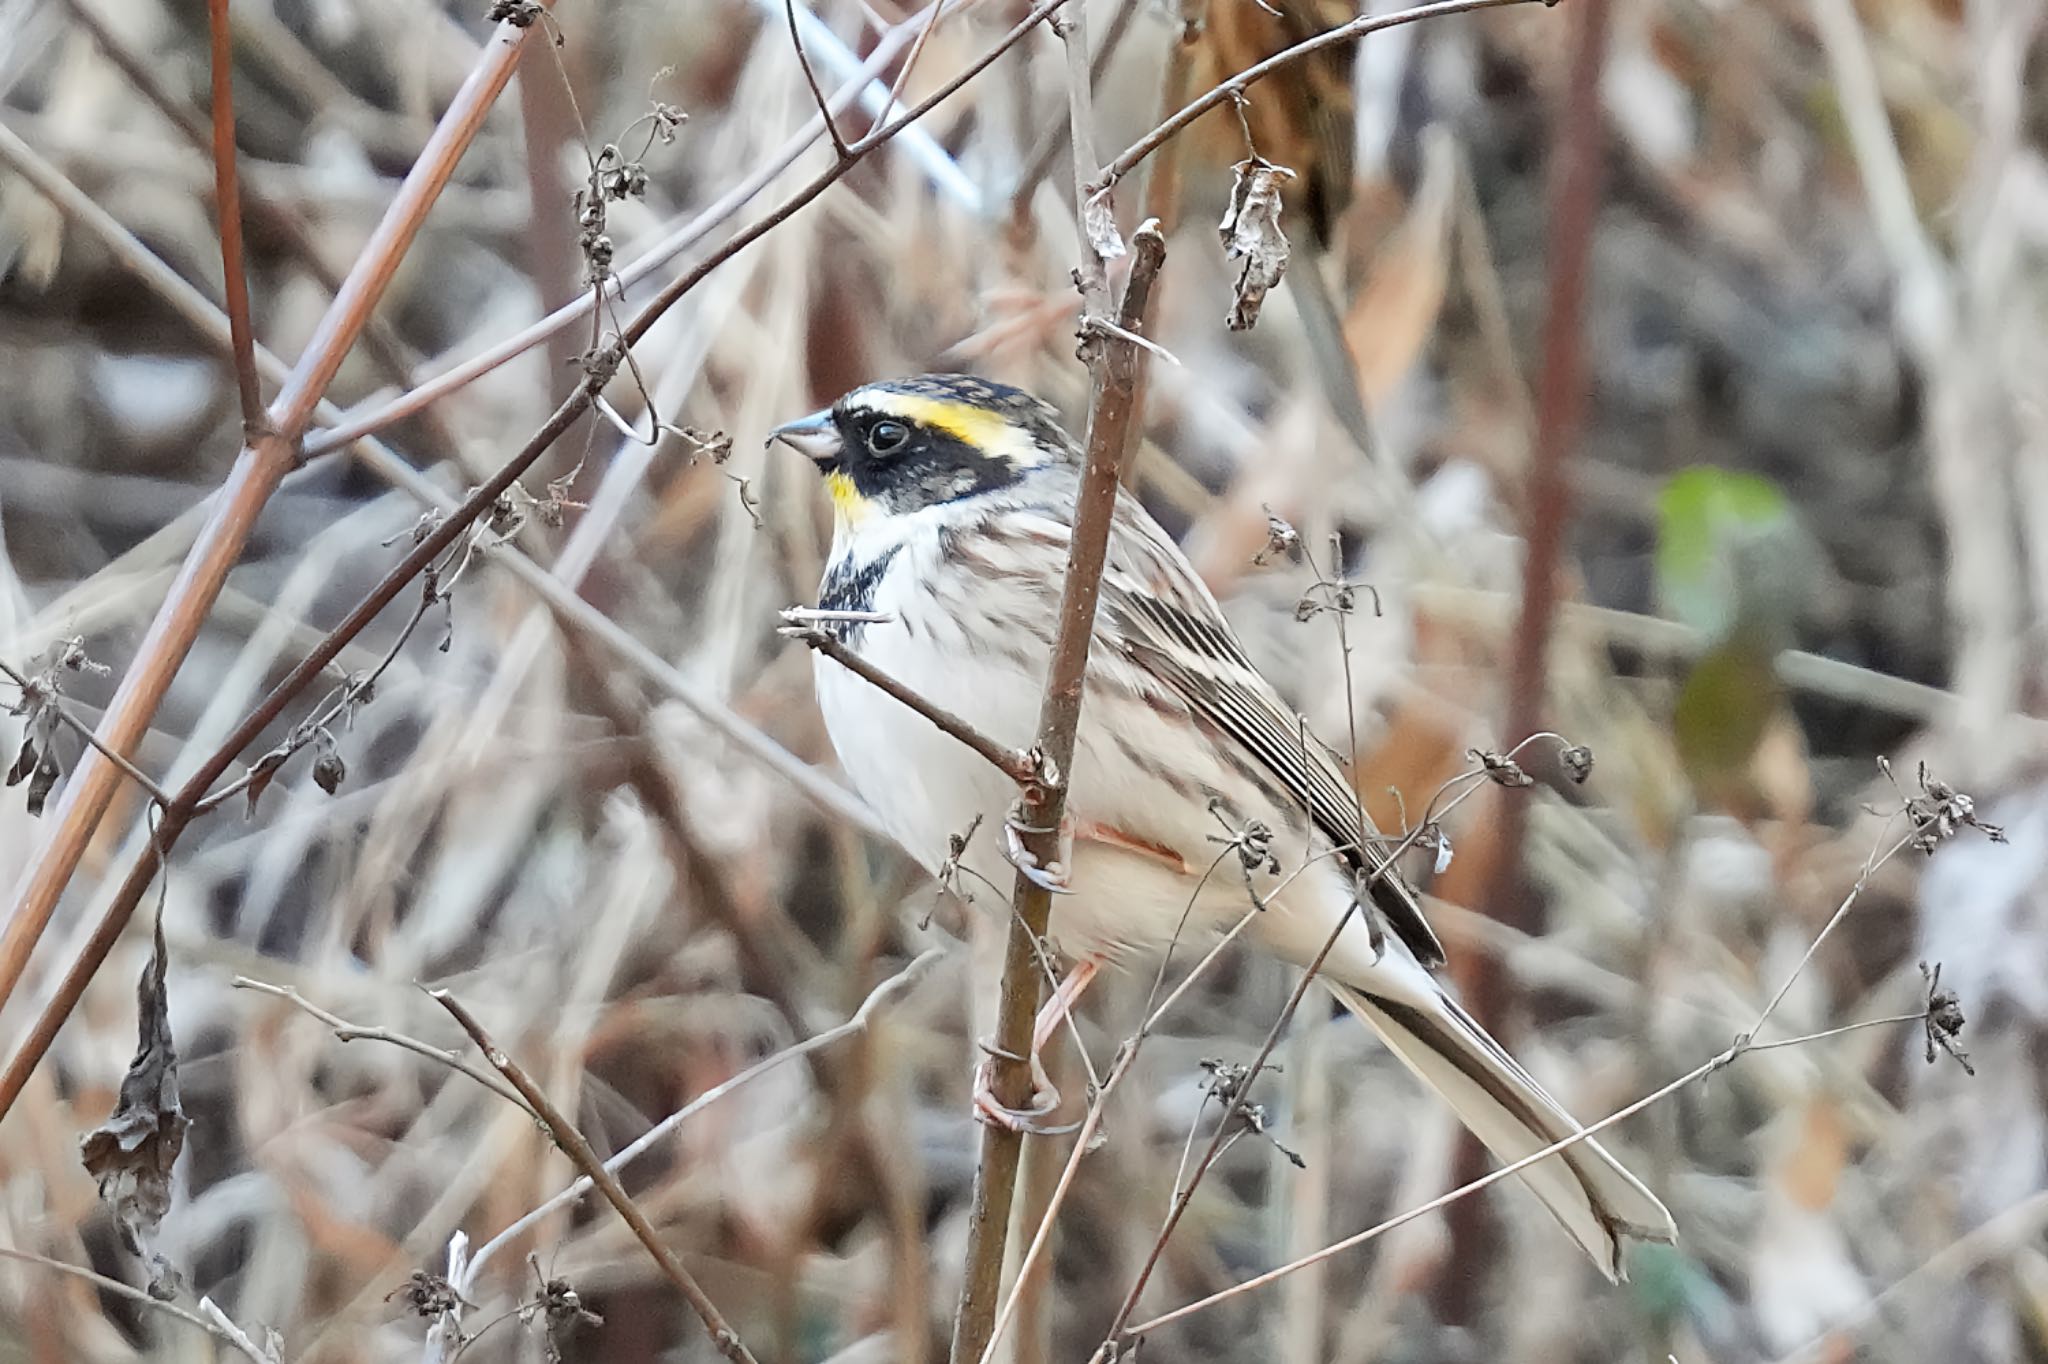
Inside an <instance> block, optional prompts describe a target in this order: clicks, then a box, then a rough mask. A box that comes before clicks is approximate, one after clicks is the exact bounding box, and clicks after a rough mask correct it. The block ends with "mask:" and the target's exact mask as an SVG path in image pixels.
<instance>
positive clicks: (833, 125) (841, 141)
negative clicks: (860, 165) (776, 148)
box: [782, 0, 853, 161]
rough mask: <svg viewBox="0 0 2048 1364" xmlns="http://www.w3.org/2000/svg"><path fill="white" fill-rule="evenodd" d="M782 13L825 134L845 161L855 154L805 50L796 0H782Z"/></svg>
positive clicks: (798, 63) (833, 148)
mask: <svg viewBox="0 0 2048 1364" xmlns="http://www.w3.org/2000/svg"><path fill="white" fill-rule="evenodd" d="M782 13H783V16H784V17H785V18H786V19H788V21H789V45H790V46H791V47H792V48H794V49H796V64H797V65H798V66H801V67H802V68H803V69H804V84H805V85H808V86H809V87H810V88H811V100H812V102H813V103H815V104H816V105H817V106H818V117H819V118H821V119H823V120H824V121H825V136H827V137H829V138H831V139H832V150H833V151H835V152H837V153H839V159H840V160H841V161H844V160H846V159H847V158H848V157H850V156H852V155H853V150H852V148H850V147H848V146H847V145H846V139H845V138H843V137H841V136H840V135H839V122H838V120H837V119H835V118H834V117H833V116H832V106H831V104H830V103H828V102H827V101H826V99H825V89H824V87H823V86H821V85H819V84H818V73H817V72H816V71H814V70H812V69H811V58H810V54H809V53H807V52H805V51H804V35H803V33H802V31H801V30H799V29H798V28H797V23H796V0H782Z"/></svg>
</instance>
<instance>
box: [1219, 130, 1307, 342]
mask: <svg viewBox="0 0 2048 1364" xmlns="http://www.w3.org/2000/svg"><path fill="white" fill-rule="evenodd" d="M1231 171H1232V172H1233V174H1234V175H1235V176H1236V180H1235V182H1234V183H1233V184H1232V185H1231V187H1230V207H1229V208H1227V209H1225V210H1224V213H1223V221H1222V222H1220V223H1218V224H1217V225H1216V231H1217V234H1218V235H1219V236H1221V237H1222V238H1223V254H1224V256H1225V258H1226V259H1229V260H1234V261H1241V262H1243V264H1242V265H1241V266H1240V268H1239V270H1238V275H1237V296H1236V298H1234V299H1233V300H1232V301H1231V305H1230V313H1229V315H1228V317H1226V318H1225V323H1226V325H1228V326H1229V328H1230V330H1232V331H1234V332H1241V331H1246V330H1249V329H1250V327H1251V326H1252V324H1253V323H1255V322H1257V321H1258V320H1259V309H1260V308H1261V307H1263V306H1265V302H1266V294H1267V292H1268V291H1269V290H1271V289H1272V287H1273V286H1274V285H1276V284H1278V283H1279V282H1280V276H1281V274H1282V273H1283V272H1285V271H1286V269H1287V250H1288V248H1287V234H1286V233H1284V232H1282V231H1281V230H1280V186H1281V184H1282V183H1284V182H1285V181H1288V180H1292V179H1293V178H1294V172H1293V171H1291V170H1289V169H1287V167H1285V166H1276V165H1274V164H1273V163H1272V162H1270V161H1268V160H1266V159H1265V158H1263V157H1258V156H1254V157H1250V158H1247V159H1246V160H1243V161H1240V162H1238V163H1237V164H1236V165H1235V166H1233V167H1231Z"/></svg>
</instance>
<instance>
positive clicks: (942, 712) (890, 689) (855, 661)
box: [783, 626, 1039, 787]
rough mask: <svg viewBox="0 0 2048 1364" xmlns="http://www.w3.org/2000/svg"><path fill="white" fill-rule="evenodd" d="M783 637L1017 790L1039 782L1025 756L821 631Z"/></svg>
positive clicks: (795, 631) (800, 629)
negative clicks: (914, 717) (896, 704)
mask: <svg viewBox="0 0 2048 1364" xmlns="http://www.w3.org/2000/svg"><path fill="white" fill-rule="evenodd" d="M783 633H784V634H786V635H788V636H790V637H791V638H792V639H796V640H800V641H802V643H803V644H805V645H806V646H807V647H809V648H810V649H812V650H814V651H815V652H817V653H820V654H823V655H824V656H825V657H827V658H829V659H831V660H832V661H833V662H834V663H837V664H838V665H839V666H840V667H842V668H844V669H846V670H847V671H848V672H850V673H852V674H853V675H854V676H855V677H858V678H859V679H860V680H861V681H863V682H865V683H867V684H868V685H869V686H871V687H873V688H875V690H877V691H879V692H881V693H882V694H884V695H885V696H890V697H893V698H895V699H896V700H897V701H900V702H902V703H903V704H904V705H906V706H908V707H910V708H911V709H912V710H914V711H916V712H917V713H918V714H919V715H922V716H923V717H924V718H925V719H927V720H929V721H931V722H932V723H933V724H934V725H936V726H938V727H939V729H940V730H942V731H943V732H944V733H946V734H948V735H950V736H951V737H953V738H955V739H958V740H959V741H960V742H961V743H963V744H965V745H967V747H969V748H971V749H973V750H974V751H975V752H976V753H979V754H980V755H981V756H982V757H983V758H985V759H987V760H988V762H989V763H990V764H991V765H992V766H994V767H995V769H996V770H997V771H999V772H1001V773H1002V774H1003V775H1004V776H1006V777H1008V778H1009V779H1010V780H1011V781H1013V782H1016V783H1017V785H1018V786H1020V787H1022V786H1030V785H1032V784H1033V783H1035V782H1036V781H1038V780H1039V770H1038V762H1037V760H1036V759H1034V758H1033V757H1032V756H1031V755H1030V754H1029V753H1026V752H1025V751H1024V750H1022V749H1019V748H1008V747H1005V746H1004V745H1002V744H999V743H997V742H996V741H995V740H994V739H991V738H989V737H988V735H986V734H983V733H982V732H981V731H980V730H978V729H976V728H975V727H974V726H973V725H970V724H968V723H967V722H966V721H965V720H963V719H961V718H960V717H959V716H957V715H955V714H954V713H953V712H952V711H950V710H947V709H946V708H945V707H944V706H941V705H938V704H936V703H934V702H932V701H930V700H927V699H926V698H925V697H923V696H920V695H918V693H916V692H914V691H912V690H911V689H910V688H909V687H906V686H904V685H903V684H902V683H901V682H898V681H897V680H896V679H895V678H893V677H891V676H889V674H887V673H885V672H883V671H882V670H881V669H880V668H877V667H876V666H875V665H874V664H872V663H870V662H868V661H867V660H866V659H864V658H862V657H861V656H860V655H859V654H857V653H855V652H853V650H851V649H849V648H847V647H846V646H845V645H844V644H841V643H840V642H839V641H838V640H837V639H835V638H833V637H832V635H830V634H829V633H827V632H826V631H824V630H818V629H813V628H809V627H804V626H791V627H787V628H785V629H784V630H783Z"/></svg>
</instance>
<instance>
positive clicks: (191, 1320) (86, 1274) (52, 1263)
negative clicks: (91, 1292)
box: [0, 1246, 267, 1364]
mask: <svg viewBox="0 0 2048 1364" xmlns="http://www.w3.org/2000/svg"><path fill="white" fill-rule="evenodd" d="M0 1260H13V1261H15V1262H17V1263H19V1264H25V1265H39V1266H41V1267H42V1268H44V1269H47V1270H50V1271H52V1272H53V1273H57V1274H66V1275H69V1276H70V1277H72V1278H74V1279H78V1280H81V1281H82V1282H85V1283H89V1284H91V1285H92V1286H93V1287H94V1288H97V1289H99V1290H100V1291H101V1292H102V1293H112V1294H113V1295H114V1296H115V1297H117V1298H126V1299H127V1300H128V1301H129V1302H132V1303H135V1304H136V1305H138V1306H141V1307H148V1308H152V1309H154V1310H155V1311H158V1312H162V1313H163V1314H164V1315H165V1316H167V1317H175V1318H176V1319H177V1320H179V1321H182V1322H184V1323H185V1324H186V1325H187V1326H190V1327H193V1328H194V1329H196V1330H200V1331H204V1332H206V1334H208V1335H210V1336H212V1337H213V1338H214V1339H216V1340H219V1341H221V1342H222V1343H223V1344H227V1345H232V1346H234V1347H235V1348H237V1349H240V1348H241V1342H239V1341H237V1340H236V1339H235V1337H234V1336H231V1335H229V1334H228V1333H227V1332H226V1331H223V1330H221V1328H220V1327H218V1326H216V1325H214V1324H213V1323H212V1322H210V1321H208V1320H207V1319H206V1318H205V1317H202V1316H200V1315H199V1314H198V1313H197V1312H188V1311H186V1310H185V1309H184V1308H182V1307H180V1306H178V1304H176V1303H174V1302H166V1301H164V1300H163V1299H162V1298H159V1297H156V1296H155V1295H153V1294H151V1293H149V1292H148V1291H146V1290H144V1289H140V1288H137V1287H136V1286H135V1285H134V1284H129V1283H122V1282H121V1281H120V1280H119V1279H110V1278H108V1277H107V1276H106V1275H104V1274H99V1273H95V1272H94V1271H92V1270H90V1269H87V1268H86V1267H85V1266H83V1265H73V1264H66V1263H65V1262H64V1261H62V1260H53V1259H51V1258H50V1257H49V1256H47V1255H37V1254H36V1253H35V1252H33V1251H27V1250H16V1249H14V1248H13V1247H11V1246H0ZM256 1364H267V1361H265V1360H264V1359H263V1357H262V1356H261V1355H258V1356H256Z"/></svg>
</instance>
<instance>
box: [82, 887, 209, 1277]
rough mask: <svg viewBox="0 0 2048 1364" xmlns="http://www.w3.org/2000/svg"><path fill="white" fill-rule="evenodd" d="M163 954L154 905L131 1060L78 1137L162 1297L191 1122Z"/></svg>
mask: <svg viewBox="0 0 2048 1364" xmlns="http://www.w3.org/2000/svg"><path fill="white" fill-rule="evenodd" d="M168 957H169V954H168V953H167V952H165V950H164V924H163V916H162V914H161V912H159V914H158V915H157V923H156V945H155V949H154V950H153V951H152V952H151V953H150V958H149V964H148V965H147V966H145V967H143V969H142V978H141V980H140V981H138V982H137V984H136V987H135V1002H136V1012H137V1014H138V1018H137V1020H136V1032H137V1034H138V1038H139V1041H138V1044H137V1046H136V1050H135V1059H134V1060H133V1061H130V1062H129V1063H128V1073H127V1075H125V1076H124V1077H122V1080H121V1095H120V1098H119V1099H118V1100H117V1101H116V1103H115V1104H114V1111H113V1113H111V1114H110V1115H108V1118H107V1120H106V1122H104V1123H102V1124H101V1125H100V1126H98V1127H96V1128H94V1129H93V1130H92V1131H90V1132H88V1133H86V1134H85V1136H84V1137H83V1138H82V1139H81V1140H80V1142H79V1156H80V1159H81V1160H82V1161H83V1162H84V1164H85V1169H86V1173H87V1174H90V1175H92V1176H93V1177H94V1178H95V1179H97V1180H99V1184H100V1198H101V1200H102V1201H104V1202H106V1203H109V1204H111V1205H112V1206H113V1209H114V1218H115V1221H116V1222H117V1223H118V1224H119V1226H120V1228H121V1237H122V1239H123V1240H124V1241H125V1242H126V1243H127V1245H128V1249H129V1250H130V1251H131V1252H133V1253H134V1254H135V1255H137V1256H138V1257H140V1258H141V1259H142V1261H143V1262H144V1263H145V1264H146V1265H148V1266H149V1291H150V1292H151V1294H153V1295H155V1296H159V1297H161V1296H165V1295H167V1294H168V1293H170V1292H173V1291H175V1289H174V1284H175V1275H174V1274H173V1273H172V1271H171V1267H170V1264H169V1263H168V1262H167V1261H166V1260H165V1259H164V1258H163V1256H161V1255H159V1254H157V1253H156V1251H155V1250H154V1248H153V1242H154V1239H155V1236H156V1229H157V1227H158V1226H159V1225H161V1224H162V1222H163V1219H164V1214H165V1213H166V1212H168V1211H169V1210H170V1206H171V1167H172V1166H174V1165H176V1164H177V1163H178V1153H179V1152H180V1151H182V1150H184V1149H185V1128H186V1127H187V1126H188V1124H189V1121H190V1120H189V1119H187V1118H186V1116H185V1109H184V1105H183V1104H182V1103H180V1102H179V1099H178V1049H177V1044H176V1042H175V1040H174V1039H173V1038H172V1036H171V1018H170V1011H169V1008H168V1000H167V999H166V998H165V994H164V969H165V966H166V964H167V961H168Z"/></svg>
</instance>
